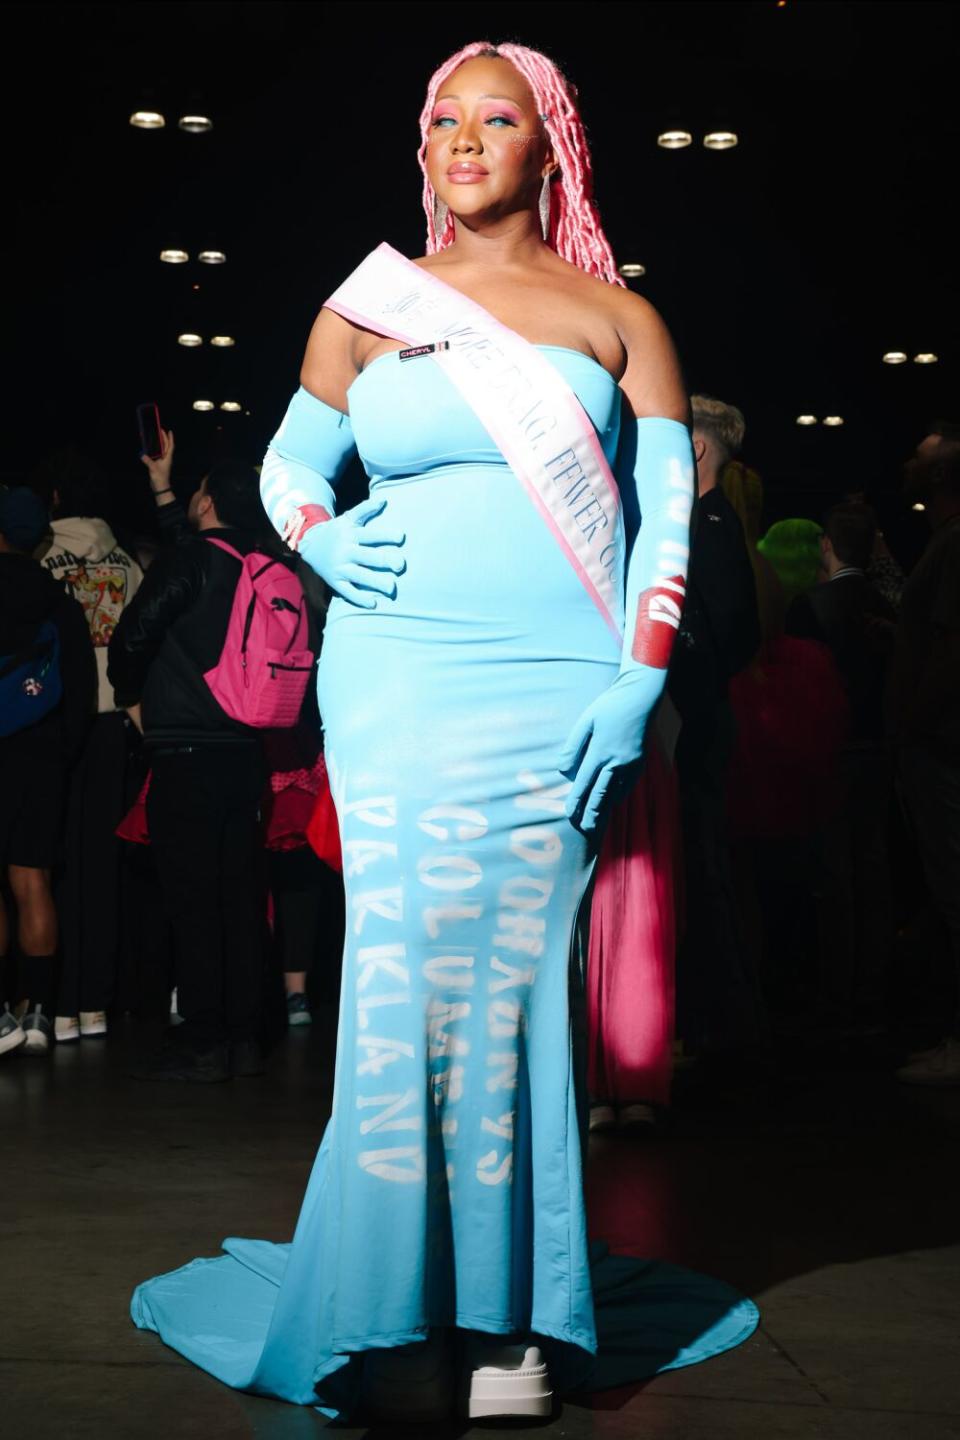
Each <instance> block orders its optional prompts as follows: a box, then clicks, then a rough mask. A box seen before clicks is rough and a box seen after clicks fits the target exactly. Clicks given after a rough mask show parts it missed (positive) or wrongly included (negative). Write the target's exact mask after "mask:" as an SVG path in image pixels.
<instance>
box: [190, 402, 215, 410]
mask: <svg viewBox="0 0 960 1440" xmlns="http://www.w3.org/2000/svg"><path fill="white" fill-rule="evenodd" d="M193 408H194V410H215V409H216V406H215V405H214V403H213V401H212V400H194V402H193Z"/></svg>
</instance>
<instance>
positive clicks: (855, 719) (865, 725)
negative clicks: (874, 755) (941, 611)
mask: <svg viewBox="0 0 960 1440" xmlns="http://www.w3.org/2000/svg"><path fill="white" fill-rule="evenodd" d="M895 619H896V616H895V613H894V610H893V607H892V606H891V605H890V604H889V603H888V602H887V601H886V600H885V599H884V598H883V596H882V595H881V594H880V592H879V590H877V589H876V588H875V586H873V585H872V584H871V583H870V581H869V580H868V579H867V577H866V575H864V574H863V572H862V571H860V570H853V571H848V572H847V574H841V575H838V576H837V578H836V579H835V580H828V581H826V582H825V583H824V584H822V585H817V586H815V587H814V589H813V590H808V591H807V593H806V594H805V595H798V596H797V598H796V599H795V600H794V602H793V604H792V605H791V606H790V609H789V610H788V612H787V634H788V635H796V636H798V637H799V638H800V639H802V640H819V641H820V643H821V644H822V645H826V646H828V648H829V649H830V651H831V652H832V654H833V658H834V660H835V661H836V662H837V669H838V670H839V671H840V675H841V677H842V679H843V683H844V685H845V687H846V690H847V697H848V699H849V701H850V716H851V731H850V738H851V740H853V741H858V742H863V741H877V740H880V739H881V737H882V735H883V728H884V727H883V700H884V688H885V683H886V669H887V658H888V656H889V653H890V650H891V648H892V642H891V638H890V637H891V636H892V633H893V632H892V629H891V628H890V627H891V626H892V623H893V621H894V620H895ZM877 620H879V621H883V622H886V623H885V624H882V625H877V624H872V623H871V621H877Z"/></svg>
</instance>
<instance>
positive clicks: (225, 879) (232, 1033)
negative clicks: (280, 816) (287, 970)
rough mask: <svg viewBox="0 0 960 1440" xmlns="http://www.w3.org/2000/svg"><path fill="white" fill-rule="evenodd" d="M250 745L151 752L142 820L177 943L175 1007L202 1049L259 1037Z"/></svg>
mask: <svg viewBox="0 0 960 1440" xmlns="http://www.w3.org/2000/svg"><path fill="white" fill-rule="evenodd" d="M263 782H264V771H263V761H262V758H261V755H260V747H259V745H255V744H250V745H246V744H237V745H233V746H222V747H217V746H212V745H211V746H203V747H199V746H198V747H196V748H194V749H184V750H174V751H160V752H158V753H156V754H155V755H154V757H153V778H152V780H151V782H150V791H149V794H148V796H147V821H148V824H149V828H150V841H151V844H152V846H153V851H154V856H155V859H156V863H157V873H158V875H159V878H160V886H161V889H162V891H163V898H164V904H165V905H166V909H167V914H168V917H169V920H170V923H171V925H172V927H173V931H174V934H175V936H176V943H177V986H178V994H177V999H178V1006H179V1010H180V1013H181V1015H184V1016H185V1017H186V1020H187V1024H188V1026H189V1038H190V1040H191V1041H192V1042H193V1043H195V1044H197V1045H198V1046H201V1047H204V1046H209V1045H212V1044H215V1043H216V1042H218V1041H221V1040H225V1039H230V1040H252V1039H256V1038H258V1035H259V1030H260V1008H261V995H262V989H263V969H264V956H265V929H266V919H267V905H266V887H265V883H264V865H263V838H262V835H261V830H260V799H261V795H262V792H263Z"/></svg>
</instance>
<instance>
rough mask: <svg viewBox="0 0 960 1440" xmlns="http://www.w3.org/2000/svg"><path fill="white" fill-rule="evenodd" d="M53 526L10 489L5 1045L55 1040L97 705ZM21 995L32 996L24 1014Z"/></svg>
mask: <svg viewBox="0 0 960 1440" xmlns="http://www.w3.org/2000/svg"><path fill="white" fill-rule="evenodd" d="M48 529H49V517H48V515H47V511H46V507H45V506H44V504H43V502H42V501H41V500H40V499H39V498H38V497H37V496H36V495H35V494H34V493H33V492H32V491H31V490H28V489H26V488H24V487H16V488H14V489H10V490H5V491H2V492H0V873H2V874H4V875H5V877H6V880H7V883H8V886H9V890H10V894H11V895H12V897H13V903H14V910H15V916H10V915H8V913H7V910H6V907H5V905H4V902H3V900H2V899H0V975H2V987H0V988H2V993H3V998H4V1004H3V1010H2V1012H0V1054H7V1053H10V1052H12V1051H15V1050H23V1051H25V1052H27V1053H30V1052H33V1053H37V1054H42V1053H45V1052H46V1051H47V1050H49V1048H50V1041H51V1036H52V1031H53V1017H54V1009H55V1002H56V985H57V972H58V960H57V951H58V938H59V937H58V927H57V914H56V910H55V908H54V903H53V894H52V890H51V883H50V873H51V870H52V868H53V866H54V864H55V863H56V862H57V860H58V859H59V849H60V842H61V833H62V818H63V802H64V796H65V793H66V780H67V774H68V770H69V766H70V764H71V762H72V761H73V759H74V757H75V756H76V754H77V752H78V751H79V749H80V747H81V745H82V744H83V740H84V736H85V734H86V731H87V727H88V725H89V722H90V719H91V717H92V715H93V714H94V712H95V709H96V693H97V671H96V662H95V660H94V654H93V646H92V645H91V643H90V633H89V630H88V629H87V623H86V620H85V619H84V615H83V610H82V609H81V608H80V606H79V605H78V604H77V602H76V601H75V600H73V599H71V597H70V596H69V595H67V594H65V593H64V591H63V589H62V588H61V587H60V586H59V585H58V584H57V583H56V581H55V580H54V579H53V578H52V576H50V575H48V574H46V573H45V571H44V570H43V569H42V568H41V567H40V565H38V564H37V562H36V560H34V559H33V556H32V552H33V551H34V550H35V549H36V548H37V546H38V545H39V544H40V542H41V540H42V539H43V536H44V535H45V534H46V533H47V531H48ZM14 938H16V942H17V948H18V952H19V961H20V964H19V974H18V975H16V976H14V975H12V974H11V973H10V951H11V947H12V943H13V940H14ZM11 998H12V999H15V1000H19V1001H20V1005H19V1006H18V1007H17V1008H18V1010H19V1011H21V1013H22V1017H23V1018H22V1021H18V1020H17V1019H16V1018H15V1016H14V1014H13V1013H12V1011H11V1008H10V1005H9V1003H8V1001H9V1000H10V999H11Z"/></svg>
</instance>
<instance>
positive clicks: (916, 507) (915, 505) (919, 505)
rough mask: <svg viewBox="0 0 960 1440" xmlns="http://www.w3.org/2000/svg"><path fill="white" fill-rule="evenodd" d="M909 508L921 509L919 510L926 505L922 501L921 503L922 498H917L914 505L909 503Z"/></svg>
mask: <svg viewBox="0 0 960 1440" xmlns="http://www.w3.org/2000/svg"><path fill="white" fill-rule="evenodd" d="M910 508H911V510H921V511H922V510H926V508H927V507H926V505H924V503H923V501H922V500H918V501H917V502H916V503H915V504H914V505H911V507H910Z"/></svg>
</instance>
